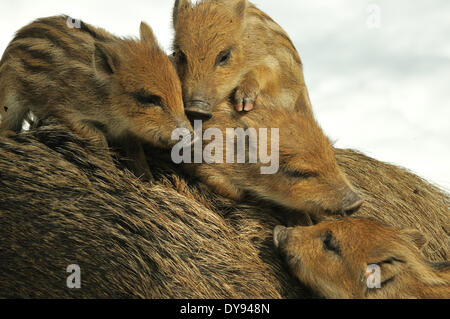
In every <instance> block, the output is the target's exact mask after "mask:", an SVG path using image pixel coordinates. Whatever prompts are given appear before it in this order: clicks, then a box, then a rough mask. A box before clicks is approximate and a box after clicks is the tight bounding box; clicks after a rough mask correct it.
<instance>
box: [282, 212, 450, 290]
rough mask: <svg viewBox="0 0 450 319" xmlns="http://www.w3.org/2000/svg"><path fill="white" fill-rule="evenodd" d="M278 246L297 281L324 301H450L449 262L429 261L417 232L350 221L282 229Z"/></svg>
mask: <svg viewBox="0 0 450 319" xmlns="http://www.w3.org/2000/svg"><path fill="white" fill-rule="evenodd" d="M274 242H275V246H276V247H278V249H279V250H280V252H281V253H282V255H283V256H285V259H286V261H287V263H288V265H289V267H290V269H291V271H292V272H293V273H294V274H295V275H296V276H297V278H298V279H299V280H300V281H302V282H304V283H305V284H307V285H309V286H311V287H312V289H313V290H314V291H316V292H317V293H319V294H320V295H322V296H324V297H326V298H352V299H355V298H358V299H362V298H370V299H372V298H374V299H400V298H408V299H410V298H419V299H437V298H440V299H449V298H450V262H448V261H447V262H445V263H438V264H434V263H430V262H426V261H425V260H424V259H423V257H422V255H421V253H420V250H419V249H420V248H421V247H422V246H423V245H424V244H425V243H426V238H425V237H424V236H423V234H422V233H421V232H420V231H418V230H410V229H404V230H398V229H395V228H392V227H390V226H386V225H384V224H381V223H379V222H377V221H374V220H371V219H361V218H347V219H345V220H339V221H331V222H324V223H321V224H318V225H316V226H310V227H296V228H286V227H282V226H278V227H276V228H275V230H274ZM370 266H371V267H374V266H376V267H378V269H379V270H378V272H377V271H375V272H374V271H373V269H372V268H369V267H370ZM375 276H379V277H375ZM374 280H379V282H378V283H377V282H374ZM369 281H370V282H369Z"/></svg>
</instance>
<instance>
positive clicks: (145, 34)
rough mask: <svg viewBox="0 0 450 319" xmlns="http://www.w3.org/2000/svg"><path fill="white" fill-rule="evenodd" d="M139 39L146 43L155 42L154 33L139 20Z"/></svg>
mask: <svg viewBox="0 0 450 319" xmlns="http://www.w3.org/2000/svg"><path fill="white" fill-rule="evenodd" d="M140 34H141V41H142V42H145V43H148V44H157V42H158V41H157V40H156V37H155V34H154V33H153V30H152V28H151V27H150V26H149V25H148V24H147V23H145V22H141V27H140Z"/></svg>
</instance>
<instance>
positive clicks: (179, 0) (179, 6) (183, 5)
mask: <svg viewBox="0 0 450 319" xmlns="http://www.w3.org/2000/svg"><path fill="white" fill-rule="evenodd" d="M187 9H192V3H191V1H189V0H176V1H175V5H174V7H173V14H172V18H173V25H174V26H176V25H177V22H178V15H179V14H180V13H182V12H183V11H185V10H187Z"/></svg>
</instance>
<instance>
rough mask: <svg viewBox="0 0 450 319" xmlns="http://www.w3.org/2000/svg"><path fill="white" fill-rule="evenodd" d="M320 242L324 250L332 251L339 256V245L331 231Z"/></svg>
mask: <svg viewBox="0 0 450 319" xmlns="http://www.w3.org/2000/svg"><path fill="white" fill-rule="evenodd" d="M322 241H323V247H324V249H326V250H329V251H332V252H334V253H336V254H338V255H340V254H341V249H340V247H339V243H338V241H337V239H336V238H335V237H334V236H333V233H332V232H331V231H327V232H326V233H325V234H324V235H323V236H322Z"/></svg>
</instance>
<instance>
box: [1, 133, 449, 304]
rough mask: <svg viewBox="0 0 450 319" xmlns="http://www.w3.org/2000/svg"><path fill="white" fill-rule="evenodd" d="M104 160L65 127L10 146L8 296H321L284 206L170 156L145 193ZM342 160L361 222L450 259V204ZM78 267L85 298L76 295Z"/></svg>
mask: <svg viewBox="0 0 450 319" xmlns="http://www.w3.org/2000/svg"><path fill="white" fill-rule="evenodd" d="M106 157H107V154H105V153H104V151H102V150H99V149H95V148H94V149H92V146H91V145H90V144H87V143H86V142H85V141H83V140H80V138H79V137H77V136H75V135H73V134H71V133H70V132H68V131H67V130H65V129H64V128H63V127H55V126H50V127H45V126H44V127H41V128H39V129H37V130H36V131H32V132H30V133H27V134H22V135H19V136H14V137H13V138H12V139H6V138H0V184H1V185H0V186H1V187H0V256H1V258H2V260H8V262H1V263H0V268H1V269H0V270H1V271H0V281H1V284H0V296H4V297H11V296H15V297H52V296H56V297H61V298H81V297H84V298H99V297H143V298H182V297H184V298H195V297H197V298H228V297H229V296H236V297H239V298H261V297H262V298H279V297H282V298H311V297H313V296H314V294H311V293H310V292H308V290H306V289H305V288H304V286H303V285H302V284H301V283H300V282H299V281H298V280H297V279H296V278H295V277H293V276H292V275H291V273H290V271H289V270H288V268H287V267H286V266H285V265H284V263H283V262H282V259H281V258H280V257H279V255H278V252H277V251H276V250H275V249H274V246H273V241H272V236H273V235H272V232H273V229H274V228H275V226H276V225H279V224H285V223H286V221H285V219H284V217H285V215H286V214H288V215H289V212H287V211H286V209H285V208H280V207H277V206H273V205H271V204H270V203H266V202H263V201H250V200H247V199H246V198H244V199H243V200H239V201H235V200H231V199H228V198H225V197H222V196H220V195H217V194H215V193H213V192H211V191H210V190H209V189H207V188H205V187H203V186H202V184H198V183H197V182H196V181H195V180H192V179H190V178H187V177H184V176H183V175H182V174H181V172H180V171H179V170H178V168H177V167H176V166H174V165H173V164H170V163H169V162H167V161H166V160H165V159H164V158H163V159H162V160H159V159H157V158H156V159H155V160H157V161H154V162H152V166H151V167H152V172H153V173H154V175H155V179H156V180H157V183H156V184H153V185H151V184H142V183H140V182H139V181H136V179H135V178H133V177H132V176H130V175H129V174H126V173H123V172H121V171H119V170H118V169H117V168H116V167H115V166H113V165H111V164H110V162H109V161H107V160H105V158H106ZM336 157H337V161H338V164H339V165H340V167H341V168H342V169H343V170H344V171H345V173H346V174H347V176H348V177H349V178H350V179H351V180H352V182H353V183H354V184H355V187H356V189H357V190H358V192H364V194H365V199H366V201H367V202H368V205H365V206H364V207H363V208H362V209H361V210H360V211H359V212H358V213H357V215H361V216H371V217H374V218H376V219H383V220H385V221H389V224H391V225H393V226H395V227H399V228H416V229H419V230H420V231H421V232H423V234H424V235H425V236H426V237H428V239H429V242H428V245H427V248H426V249H425V250H424V251H423V253H424V255H425V257H426V258H427V259H429V260H433V261H435V262H442V261H445V260H447V259H448V252H449V245H448V240H449V237H448V234H446V233H445V231H444V228H443V226H445V225H448V217H449V215H448V203H449V200H450V198H449V196H448V194H446V193H445V192H443V191H441V190H439V189H438V188H437V187H434V186H433V185H430V184H429V183H427V182H425V181H424V180H422V179H420V178H418V177H417V176H415V175H414V174H411V173H409V172H407V171H405V170H403V169H401V168H398V167H394V166H392V165H388V164H385V163H382V162H379V161H376V160H374V159H372V158H369V157H367V156H364V155H362V154H359V153H357V152H354V151H351V150H336ZM42 158H45V159H46V160H45V161H42ZM378 172H380V173H378ZM380 174H381V175H382V176H379V175H380ZM403 180H404V181H405V183H408V184H409V186H407V187H406V186H405V184H403V183H402V181H403ZM409 187H412V188H414V189H412V188H411V189H410V188H409ZM419 189H420V192H414V191H415V190H419ZM160 195H161V197H160ZM387 199H392V200H387ZM282 213H284V215H283V214H282ZM86 220H88V222H86ZM127 225H131V226H132V228H130V229H127V228H126V226H127ZM154 232H155V234H156V235H153V233H154ZM155 237H156V238H157V239H155ZM191 242H192V243H193V244H192V245H191ZM120 247H126V249H123V248H120ZM105 260H106V261H107V262H105ZM173 260H175V261H173ZM172 261H173V262H172ZM77 262H78V263H83V264H81V265H80V266H82V276H83V277H82V278H83V279H82V285H83V286H82V287H83V289H81V290H80V291H68V290H67V287H66V286H65V279H66V278H67V276H68V274H66V273H65V268H66V267H67V266H68V265H69V264H73V263H77ZM86 265H88V266H86ZM86 267H88V268H86ZM83 269H84V270H83ZM148 269H150V271H148ZM155 269H156V270H155ZM147 271H148V272H147ZM85 272H86V273H85ZM110 273H113V274H114V276H110V275H108V274H110ZM261 276H262V277H261ZM30 278H31V279H30ZM149 287H150V288H151V289H150V288H149Z"/></svg>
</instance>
